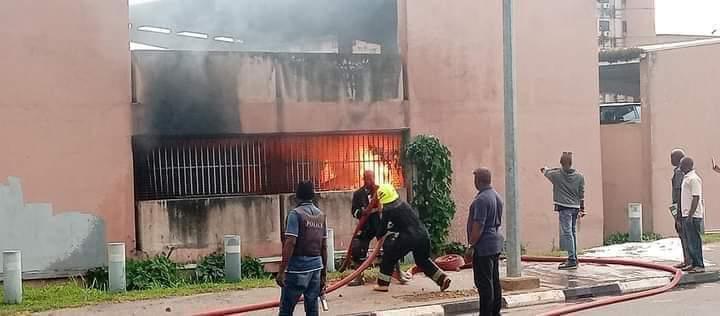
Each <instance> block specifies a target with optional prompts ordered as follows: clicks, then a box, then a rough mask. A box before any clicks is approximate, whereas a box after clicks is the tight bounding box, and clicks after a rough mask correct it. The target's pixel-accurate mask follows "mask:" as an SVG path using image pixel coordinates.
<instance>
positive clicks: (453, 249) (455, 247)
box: [442, 242, 467, 256]
mask: <svg viewBox="0 0 720 316" xmlns="http://www.w3.org/2000/svg"><path fill="white" fill-rule="evenodd" d="M466 251H467V246H465V245H464V244H461V243H459V242H451V243H447V244H445V246H443V249H442V252H443V253H444V254H446V255H461V256H464V255H465V252H466Z"/></svg>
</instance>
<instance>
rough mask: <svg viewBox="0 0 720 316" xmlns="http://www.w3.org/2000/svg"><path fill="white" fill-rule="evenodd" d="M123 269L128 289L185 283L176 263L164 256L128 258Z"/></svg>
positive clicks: (153, 287)
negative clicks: (144, 258)
mask: <svg viewBox="0 0 720 316" xmlns="http://www.w3.org/2000/svg"><path fill="white" fill-rule="evenodd" d="M125 271H126V272H127V289H128V291H133V290H147V289H156V288H170V287H176V286H178V285H181V284H184V283H185V280H183V278H182V277H181V276H180V273H179V272H178V265H177V264H176V263H175V262H172V261H171V260H170V259H169V258H167V257H165V256H155V257H152V258H150V259H146V260H128V262H127V265H126V267H125Z"/></svg>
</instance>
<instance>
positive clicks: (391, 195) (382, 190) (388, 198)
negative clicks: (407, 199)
mask: <svg viewBox="0 0 720 316" xmlns="http://www.w3.org/2000/svg"><path fill="white" fill-rule="evenodd" d="M377 196H378V200H379V201H380V203H381V204H389V203H392V202H395V200H397V199H399V198H400V196H399V195H398V193H397V191H396V190H395V187H393V186H392V184H381V185H380V187H378V190H377Z"/></svg>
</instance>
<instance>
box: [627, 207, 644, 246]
mask: <svg viewBox="0 0 720 316" xmlns="http://www.w3.org/2000/svg"><path fill="white" fill-rule="evenodd" d="M628 225H629V226H630V233H629V235H630V236H629V237H630V238H629V239H628V240H630V241H633V242H640V241H642V233H643V229H642V204H640V203H629V204H628Z"/></svg>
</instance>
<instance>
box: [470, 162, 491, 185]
mask: <svg viewBox="0 0 720 316" xmlns="http://www.w3.org/2000/svg"><path fill="white" fill-rule="evenodd" d="M473 174H474V175H475V188H476V189H478V190H480V189H482V188H485V187H488V186H490V184H492V173H491V172H490V169H488V168H485V167H481V168H477V169H475V171H473Z"/></svg>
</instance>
